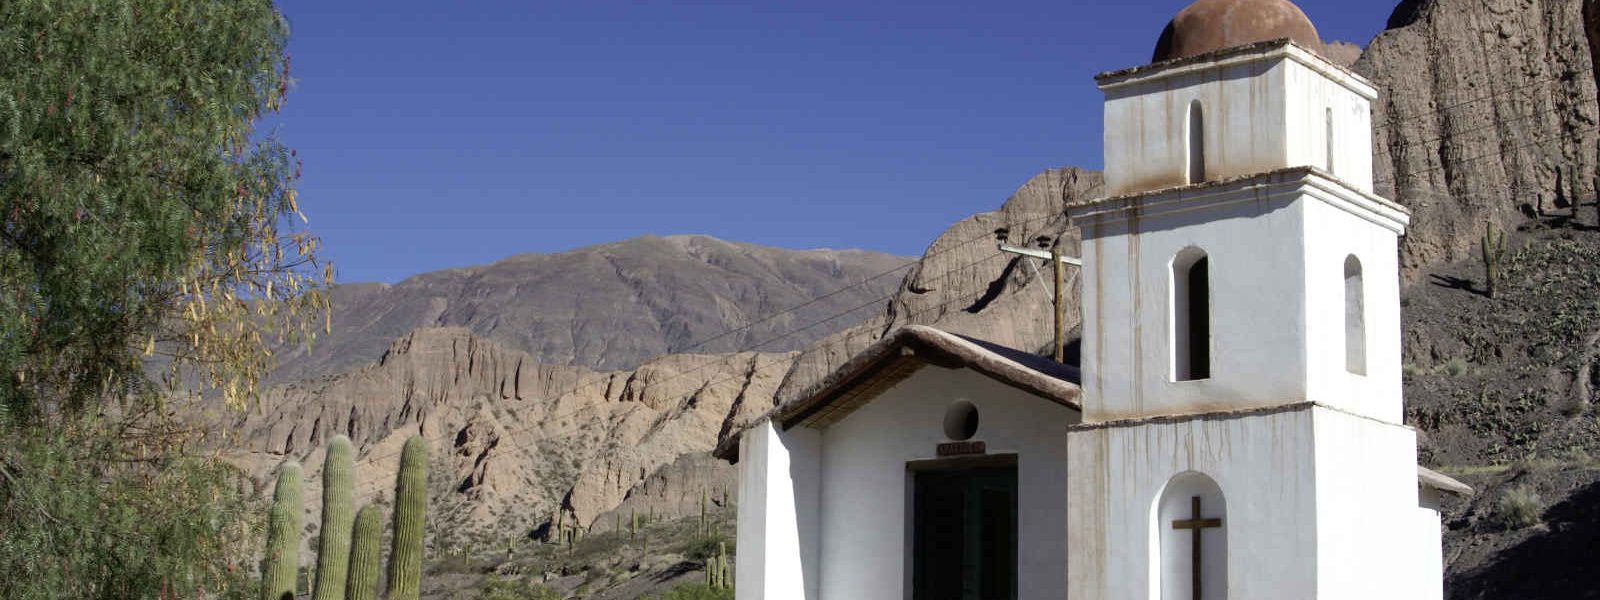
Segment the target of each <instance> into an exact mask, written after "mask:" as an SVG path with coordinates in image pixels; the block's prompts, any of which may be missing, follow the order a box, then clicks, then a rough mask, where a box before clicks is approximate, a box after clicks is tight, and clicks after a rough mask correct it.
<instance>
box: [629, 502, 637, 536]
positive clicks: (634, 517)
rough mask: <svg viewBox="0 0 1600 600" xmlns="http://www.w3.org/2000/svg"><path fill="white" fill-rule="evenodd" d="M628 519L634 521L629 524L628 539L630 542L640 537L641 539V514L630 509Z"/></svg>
mask: <svg viewBox="0 0 1600 600" xmlns="http://www.w3.org/2000/svg"><path fill="white" fill-rule="evenodd" d="M628 517H629V518H630V519H632V521H631V522H629V523H628V539H630V540H633V539H638V537H639V513H638V511H635V510H633V509H631V508H630V509H628Z"/></svg>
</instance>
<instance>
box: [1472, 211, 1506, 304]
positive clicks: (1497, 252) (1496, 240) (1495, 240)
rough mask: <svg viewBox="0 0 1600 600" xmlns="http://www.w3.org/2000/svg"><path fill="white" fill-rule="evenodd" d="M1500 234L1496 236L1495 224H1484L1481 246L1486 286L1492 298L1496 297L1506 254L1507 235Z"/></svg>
mask: <svg viewBox="0 0 1600 600" xmlns="http://www.w3.org/2000/svg"><path fill="white" fill-rule="evenodd" d="M1499 233H1500V235H1498V236H1497V235H1495V230H1494V224H1493V223H1484V224H1483V241H1482V242H1480V244H1479V246H1480V249H1481V250H1482V251H1483V275H1484V280H1485V284H1484V285H1485V287H1486V288H1487V291H1488V293H1489V297H1490V298H1493V297H1494V295H1495V287H1496V284H1497V283H1499V280H1500V257H1501V256H1502V255H1504V254H1505V252H1506V233H1505V232H1504V231H1502V232H1499Z"/></svg>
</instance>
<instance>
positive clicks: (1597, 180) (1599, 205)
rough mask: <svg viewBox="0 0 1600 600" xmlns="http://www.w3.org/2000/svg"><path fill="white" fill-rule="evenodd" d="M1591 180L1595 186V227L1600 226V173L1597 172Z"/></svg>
mask: <svg viewBox="0 0 1600 600" xmlns="http://www.w3.org/2000/svg"><path fill="white" fill-rule="evenodd" d="M1589 182H1590V184H1594V186H1595V227H1600V174H1595V176H1594V178H1590V179H1589Z"/></svg>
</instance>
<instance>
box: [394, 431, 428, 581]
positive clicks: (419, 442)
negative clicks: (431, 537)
mask: <svg viewBox="0 0 1600 600" xmlns="http://www.w3.org/2000/svg"><path fill="white" fill-rule="evenodd" d="M427 485H428V442H427V441H426V440H423V439H422V437H421V436H413V437H412V438H411V439H409V440H406V445H405V449H404V450H402V451H401V453H400V473H399V475H398V476H397V477H396V479H395V490H394V492H395V495H394V543H393V548H392V549H391V551H390V554H389V600H418V598H419V596H420V595H421V584H422V519H423V516H424V513H425V512H426V510H427V504H428V492H427Z"/></svg>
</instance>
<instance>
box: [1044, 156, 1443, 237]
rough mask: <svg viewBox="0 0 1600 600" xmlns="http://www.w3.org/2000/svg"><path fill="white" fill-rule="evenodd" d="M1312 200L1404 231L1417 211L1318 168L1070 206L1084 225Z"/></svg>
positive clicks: (1392, 229) (1261, 174)
mask: <svg viewBox="0 0 1600 600" xmlns="http://www.w3.org/2000/svg"><path fill="white" fill-rule="evenodd" d="M1301 197H1306V198H1312V199H1315V200H1318V201H1321V202H1323V203H1326V204H1328V205H1330V206H1333V207H1335V208H1338V209H1340V210H1343V211H1345V212H1348V213H1350V214H1352V215H1355V216H1357V217H1360V218H1362V219H1364V220H1366V221H1368V222H1371V223H1373V224H1375V225H1378V226H1380V227H1383V228H1384V229H1388V230H1389V231H1392V232H1394V233H1395V234H1397V235H1404V234H1405V228H1406V226H1407V225H1409V224H1410V221H1411V211H1410V210H1407V209H1406V207H1404V206H1401V205H1399V204H1396V203H1394V202H1392V201H1390V200H1388V199H1385V198H1383V197H1381V196H1378V195H1376V194H1372V193H1370V192H1365V191H1362V190H1359V189H1357V188H1355V187H1352V186H1351V185H1349V184H1348V183H1345V182H1343V181H1341V180H1339V179H1338V178H1336V177H1334V176H1332V175H1330V174H1328V173H1327V172H1325V171H1323V170H1321V169H1318V168H1315V167H1290V168H1286V169H1278V170H1276V171H1269V172H1266V173H1260V174H1255V175H1249V176H1245V177H1236V178H1232V179H1225V180H1220V181H1210V182H1205V183H1200V184H1195V185H1186V186H1179V187H1171V188H1166V189H1161V190H1154V191H1149V192H1139V193H1134V194H1124V195H1121V196H1112V197H1107V198H1101V199H1097V200H1091V201H1088V202H1085V203H1082V204H1076V205H1073V206H1070V207H1068V208H1067V214H1068V216H1069V217H1071V218H1072V219H1073V220H1074V221H1076V222H1078V223H1080V224H1088V223H1094V224H1099V225H1107V224H1113V223H1118V222H1123V221H1129V220H1133V219H1147V218H1152V217H1160V216H1167V215H1178V214H1184V213H1191V212H1201V211H1210V210H1216V209H1220V208H1224V207H1228V206H1232V205H1235V204H1240V203H1246V202H1257V203H1259V202H1271V201H1275V200H1293V199H1296V198H1301Z"/></svg>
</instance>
